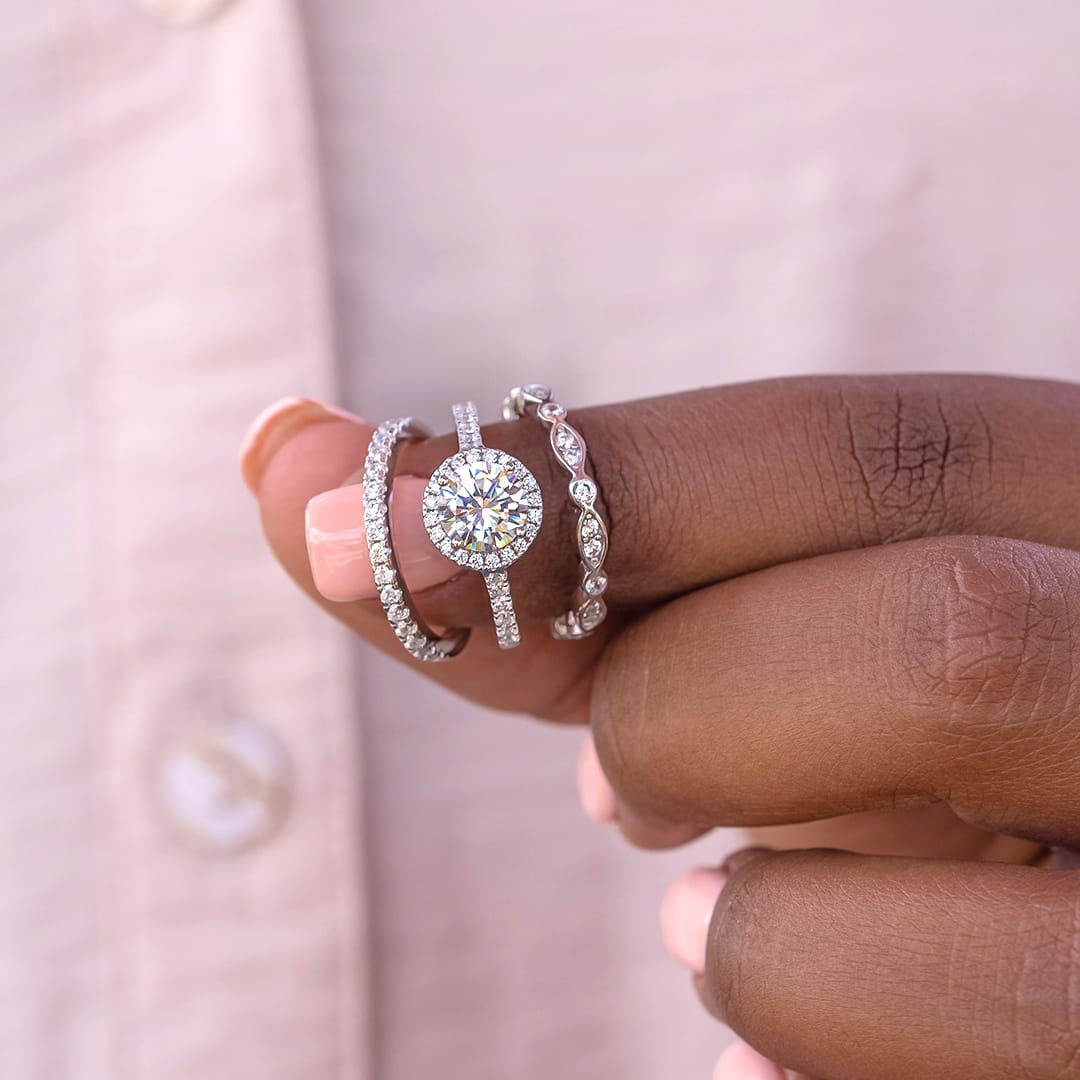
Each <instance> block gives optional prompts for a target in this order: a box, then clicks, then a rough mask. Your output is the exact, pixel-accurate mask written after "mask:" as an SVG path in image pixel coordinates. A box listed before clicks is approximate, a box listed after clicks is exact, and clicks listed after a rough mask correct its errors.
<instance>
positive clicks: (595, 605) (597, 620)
mask: <svg viewBox="0 0 1080 1080" xmlns="http://www.w3.org/2000/svg"><path fill="white" fill-rule="evenodd" d="M606 614H607V607H606V606H605V605H604V601H603V600H599V599H597V600H590V601H589V602H588V603H587V604H586V605H585V606H584V607H583V608H582V609H581V612H580V615H579V616H578V618H579V620H580V622H581V628H582V630H584V631H586V632H590V631H592V630H595V629H596V628H597V627H598V626H599V625H600V624H601V623H602V622H603V621H604V616H605V615H606Z"/></svg>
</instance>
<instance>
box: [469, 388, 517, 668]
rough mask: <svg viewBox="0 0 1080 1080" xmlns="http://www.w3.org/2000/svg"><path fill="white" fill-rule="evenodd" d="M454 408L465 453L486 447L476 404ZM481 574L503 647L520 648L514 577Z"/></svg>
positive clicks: (493, 572) (503, 573) (490, 572)
mask: <svg viewBox="0 0 1080 1080" xmlns="http://www.w3.org/2000/svg"><path fill="white" fill-rule="evenodd" d="M453 411H454V427H455V428H456V429H457V437H458V446H459V447H460V449H461V451H462V453H465V452H466V451H468V450H483V449H484V448H485V447H484V442H483V439H482V438H481V436H480V417H479V414H478V413H477V411H476V405H475V404H474V403H473V402H471V401H463V402H460V403H458V404H457V405H455V406H454V410H453ZM481 573H482V574H483V576H484V584H485V585H486V586H487V591H488V599H489V600H490V601H491V616H492V618H493V619H494V620H495V635H496V637H497V638H498V641H499V648H500V649H513V648H516V647H517V646H518V645H520V644H521V630H520V628H519V627H518V621H517V614H516V613H515V611H514V601H513V599H512V598H511V596H510V576H509V574H507V572H506V569H505V567H503V568H501V569H497V570H482V571H481Z"/></svg>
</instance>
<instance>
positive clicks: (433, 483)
mask: <svg viewBox="0 0 1080 1080" xmlns="http://www.w3.org/2000/svg"><path fill="white" fill-rule="evenodd" d="M454 425H455V427H456V428H457V437H458V446H459V450H458V453H456V454H453V455H452V456H451V457H448V458H447V459H446V460H445V461H444V462H443V463H442V464H441V465H440V466H439V467H438V468H437V469H436V470H435V472H434V473H433V474H432V477H431V479H430V480H429V481H428V484H427V487H426V488H425V489H424V525H425V526H426V527H427V531H428V536H430V537H431V542H432V543H433V544H434V545H435V546H436V547H437V548H438V549H439V550H440V551H441V552H442V553H443V554H444V555H445V556H446V557H447V558H448V559H453V560H454V562H456V563H458V564H459V565H461V566H467V567H469V568H470V569H471V570H478V571H479V572H480V573H481V574H483V575H484V584H485V585H486V586H487V591H488V598H489V600H490V601H491V614H492V616H493V617H494V620H495V633H496V635H497V637H498V641H499V647H500V648H502V649H512V648H514V647H515V646H516V645H519V644H520V643H521V632H520V630H519V629H518V622H517V615H516V614H515V612H514V602H513V600H512V598H511V596H510V578H509V575H508V573H507V568H508V567H509V566H510V564H511V563H513V562H514V561H515V560H517V559H519V558H520V557H521V556H522V555H524V554H525V552H526V551H527V550H528V547H529V545H530V544H531V543H532V542H533V539H534V538H535V537H536V534H537V532H539V530H540V523H541V521H542V520H543V513H544V504H543V500H542V498H541V496H540V485H539V484H537V482H536V478H535V477H534V476H533V474H532V473H531V472H529V470H528V469H527V468H526V467H525V466H524V465H523V464H522V463H521V462H520V461H518V459H517V458H515V457H512V456H511V455H510V454H507V453H504V452H503V451H502V450H494V449H492V448H491V447H487V446H485V445H484V443H483V441H482V439H481V436H480V420H479V418H478V417H477V414H476V406H475V405H474V404H473V403H472V402H471V401H467V402H465V403H463V404H460V405H455V406H454Z"/></svg>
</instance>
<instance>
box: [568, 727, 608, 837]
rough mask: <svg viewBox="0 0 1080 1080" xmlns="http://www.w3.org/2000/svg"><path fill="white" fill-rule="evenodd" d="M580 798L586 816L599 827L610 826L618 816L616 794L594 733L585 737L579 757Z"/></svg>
mask: <svg viewBox="0 0 1080 1080" xmlns="http://www.w3.org/2000/svg"><path fill="white" fill-rule="evenodd" d="M577 785H578V798H579V799H580V800H581V807H582V809H583V810H584V811H585V816H586V817H587V818H588V819H589V820H590V821H595V822H596V824H597V825H610V824H611V822H613V821H614V820H615V818H616V816H617V810H616V806H615V792H614V791H612V789H611V785H610V784H609V783H608V778H607V777H606V776H605V775H604V770H603V769H602V768H601V766H600V759H599V758H598V757H597V756H596V743H595V742H594V741H593V737H592V732H589V733H588V734H587V735H586V736H585V742H584V743H583V744H582V746H581V754H580V755H579V756H578V770H577Z"/></svg>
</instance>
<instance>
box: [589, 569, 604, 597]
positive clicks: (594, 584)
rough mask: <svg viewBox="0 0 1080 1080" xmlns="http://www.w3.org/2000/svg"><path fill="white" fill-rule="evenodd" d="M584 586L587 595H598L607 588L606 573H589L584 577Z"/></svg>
mask: <svg viewBox="0 0 1080 1080" xmlns="http://www.w3.org/2000/svg"><path fill="white" fill-rule="evenodd" d="M584 588H585V592H586V593H587V594H588V595H589V596H599V595H600V594H601V593H602V592H603V591H604V590H605V589H606V588H607V574H605V573H603V571H598V572H596V573H593V574H590V575H589V576H588V577H587V578H586V579H585V584H584Z"/></svg>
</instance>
